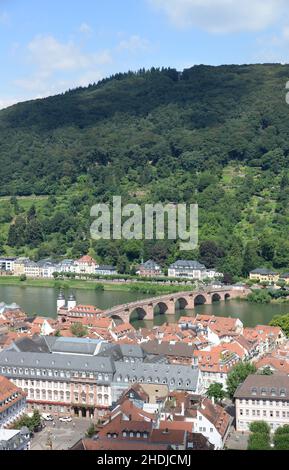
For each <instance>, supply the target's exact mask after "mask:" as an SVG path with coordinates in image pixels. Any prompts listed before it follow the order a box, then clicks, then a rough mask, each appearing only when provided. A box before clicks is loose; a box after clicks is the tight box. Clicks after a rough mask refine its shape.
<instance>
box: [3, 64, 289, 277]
mask: <svg viewBox="0 0 289 470" xmlns="http://www.w3.org/2000/svg"><path fill="white" fill-rule="evenodd" d="M288 80H289V66H287V65H278V64H267V65H266V64H265V65H247V66H236V65H235V66H220V67H210V66H195V67H192V68H190V69H186V70H184V71H183V72H182V73H179V72H177V71H176V70H174V69H162V70H159V69H151V70H149V71H145V70H141V71H139V72H137V73H133V72H129V73H127V74H118V75H115V76H113V77H110V78H109V79H106V80H103V81H102V82H99V83H98V84H93V85H90V86H89V87H88V88H78V89H75V90H70V91H68V92H67V93H65V94H62V95H58V96H54V97H50V98H47V99H42V100H35V101H31V102H27V103H20V104H18V105H16V106H13V107H10V108H8V109H5V110H2V111H1V112H0V161H1V166H0V175H1V187H0V200H1V205H0V224H1V230H0V252H1V254H6V255H13V254H15V255H24V254H25V255H29V256H31V257H32V258H34V259H36V260H38V259H40V258H47V257H52V258H61V257H64V256H65V257H66V256H69V257H77V256H79V255H80V254H83V253H86V252H89V253H90V254H92V255H93V256H95V257H96V258H97V259H98V260H99V261H100V262H104V263H113V264H116V265H117V266H118V268H119V269H120V271H121V272H130V271H131V269H133V266H134V265H136V264H137V263H138V262H139V261H140V260H141V259H142V258H144V259H148V258H153V259H155V260H157V261H159V262H160V263H161V264H162V265H163V266H167V265H168V264H169V263H171V262H172V261H174V260H175V259H178V258H189V259H195V258H197V259H199V260H200V261H202V262H204V263H205V264H206V265H207V266H208V267H216V268H217V269H220V270H222V271H223V272H225V273H228V275H231V276H234V277H235V278H238V277H241V276H245V275H247V274H248V272H249V271H250V270H251V269H253V268H255V267H259V266H268V267H274V268H276V269H278V270H280V271H286V270H289V239H288V222H289V106H288V105H287V104H286V101H285V96H286V89H285V85H286V82H287V81H288ZM113 195H120V196H122V197H123V200H124V202H125V203H126V202H132V203H139V204H141V205H144V204H145V203H147V202H159V201H160V202H173V203H179V202H185V203H188V204H189V203H198V204H199V208H200V234H199V236H200V246H199V249H198V250H196V251H194V252H188V253H184V252H180V251H179V243H178V241H177V242H172V241H166V240H164V241H156V242H152V241H147V242H144V241H140V240H138V241H136V240H133V241H115V242H109V241H99V242H96V241H93V240H91V239H90V236H89V227H90V225H91V223H92V220H91V218H90V208H91V206H92V205H94V204H96V203H98V202H106V201H110V200H111V198H112V196H113Z"/></svg>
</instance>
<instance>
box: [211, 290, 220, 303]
mask: <svg viewBox="0 0 289 470" xmlns="http://www.w3.org/2000/svg"><path fill="white" fill-rule="evenodd" d="M221 300H222V298H221V296H220V294H218V293H217V292H216V293H215V294H213V295H212V302H220V301H221Z"/></svg>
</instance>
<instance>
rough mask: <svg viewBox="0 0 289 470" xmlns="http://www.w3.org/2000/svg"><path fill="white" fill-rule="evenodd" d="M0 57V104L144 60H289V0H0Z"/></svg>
mask: <svg viewBox="0 0 289 470" xmlns="http://www.w3.org/2000/svg"><path fill="white" fill-rule="evenodd" d="M286 7H287V8H286ZM0 60H1V62H0V63H1V72H0V109H1V108H4V107H7V106H9V105H11V104H14V103H16V102H19V101H26V100H30V99H35V98H42V97H46V96H50V95H54V94H57V93H61V92H63V91H66V90H68V89H71V88H76V87H78V86H86V85H88V84H89V83H94V82H97V81H98V80H100V79H102V78H104V77H107V76H110V75H112V74H114V73H117V72H126V71H128V70H138V69H140V68H143V67H144V68H150V67H153V66H154V67H168V66H170V67H175V68H177V69H178V70H183V69H184V68H188V67H192V66H193V65H196V64H211V65H220V64H244V63H264V62H281V63H283V62H284V63H288V62H289V9H288V0H41V1H39V0H0Z"/></svg>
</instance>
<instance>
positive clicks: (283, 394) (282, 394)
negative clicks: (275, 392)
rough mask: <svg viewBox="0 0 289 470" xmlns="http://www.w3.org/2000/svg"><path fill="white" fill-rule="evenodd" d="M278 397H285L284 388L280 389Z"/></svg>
mask: <svg viewBox="0 0 289 470" xmlns="http://www.w3.org/2000/svg"><path fill="white" fill-rule="evenodd" d="M280 397H286V390H285V388H281V389H280Z"/></svg>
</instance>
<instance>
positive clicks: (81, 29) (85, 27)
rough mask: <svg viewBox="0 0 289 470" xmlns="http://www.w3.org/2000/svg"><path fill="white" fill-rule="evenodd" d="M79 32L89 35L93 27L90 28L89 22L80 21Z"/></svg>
mask: <svg viewBox="0 0 289 470" xmlns="http://www.w3.org/2000/svg"><path fill="white" fill-rule="evenodd" d="M79 32H80V33H83V34H86V35H87V36H90V35H91V34H92V33H93V29H92V27H91V26H89V24H87V23H81V25H80V27H79Z"/></svg>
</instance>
